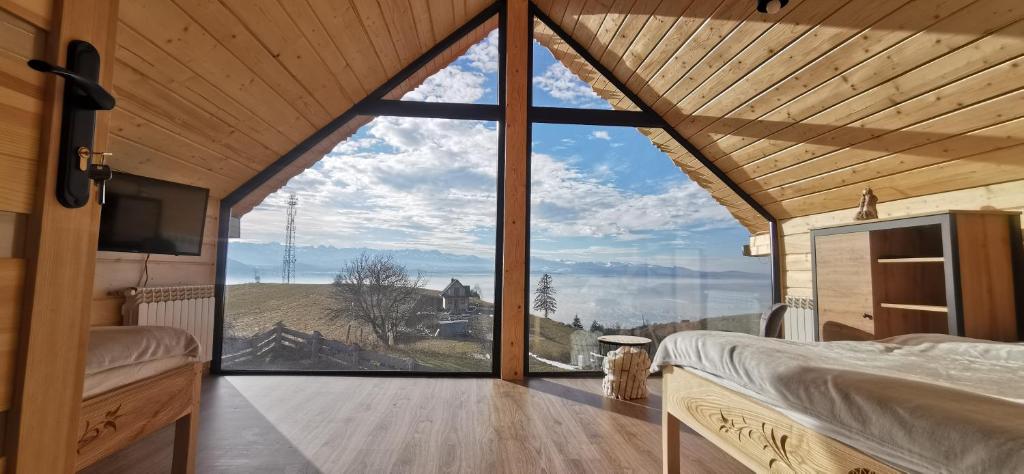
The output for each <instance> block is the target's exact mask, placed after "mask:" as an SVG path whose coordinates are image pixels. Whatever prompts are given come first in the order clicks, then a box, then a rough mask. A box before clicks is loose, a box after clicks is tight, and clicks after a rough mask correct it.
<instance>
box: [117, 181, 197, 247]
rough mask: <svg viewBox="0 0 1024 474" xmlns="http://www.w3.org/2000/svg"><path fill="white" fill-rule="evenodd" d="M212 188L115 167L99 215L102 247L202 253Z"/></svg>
mask: <svg viewBox="0 0 1024 474" xmlns="http://www.w3.org/2000/svg"><path fill="white" fill-rule="evenodd" d="M209 195H210V191H209V190H208V189H203V188H197V187H195V186H188V185H184V184H179V183H172V182H169V181H161V180H159V179H153V178H146V177H144V176H136V175H132V174H127V173H121V172H115V173H114V177H113V178H111V179H110V181H108V182H107V202H106V204H104V205H103V209H102V211H101V214H100V240H99V249H100V250H107V251H112V252H135V253H157V254H165V255H199V254H200V253H202V249H203V228H204V226H205V224H206V202H207V200H208V198H209Z"/></svg>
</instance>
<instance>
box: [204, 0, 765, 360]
mask: <svg viewBox="0 0 1024 474" xmlns="http://www.w3.org/2000/svg"><path fill="white" fill-rule="evenodd" d="M495 16H497V18H498V31H499V41H498V58H499V68H498V87H499V89H500V91H499V92H498V104H497V105H491V104H456V103H432V102H412V101H399V100H388V99H384V97H385V96H386V95H387V94H388V93H389V92H391V91H392V90H393V89H395V88H396V87H398V86H399V85H400V84H401V83H402V82H404V81H405V80H406V79H408V78H409V77H411V76H412V75H413V74H415V73H416V72H418V71H419V70H420V69H422V68H423V67H425V66H426V65H427V63H429V62H430V61H431V60H432V59H434V58H435V57H437V56H438V55H439V54H441V53H443V52H444V51H445V50H447V49H448V48H449V47H451V46H452V45H454V44H455V43H456V42H457V41H458V40H460V39H462V38H463V37H464V36H466V35H467V34H469V33H470V32H472V31H473V30H475V29H476V28H478V27H480V26H482V25H483V24H484V23H485V22H487V21H489V20H490V19H492V18H494V17H495ZM529 16H530V17H529V25H530V28H529V35H528V40H527V41H528V42H529V44H528V51H529V57H528V65H527V75H526V77H527V81H530V84H527V101H528V104H527V140H528V143H531V147H530V153H528V155H527V172H528V173H531V174H532V163H531V161H532V160H531V155H532V153H533V152H532V134H533V133H532V129H533V124H535V123H548V124H566V125H605V126H624V127H639V128H659V129H661V130H662V131H664V132H665V133H666V134H667V135H669V136H670V137H672V139H673V140H675V141H676V142H677V143H679V145H680V146H682V147H683V148H684V149H685V150H686V151H687V152H688V153H690V154H691V155H692V156H693V157H694V158H695V159H696V160H697V161H698V162H699V163H700V164H701V165H702V166H703V167H705V168H706V169H707V170H708V171H709V172H711V174H712V175H714V176H715V177H716V178H717V179H719V180H720V181H722V183H724V184H725V186H726V187H727V188H729V190H730V191H732V192H733V193H735V194H736V195H737V196H739V198H740V199H741V200H742V201H743V202H744V204H746V205H747V206H749V207H750V208H751V209H753V210H754V211H755V212H756V213H757V214H758V215H760V216H761V217H762V218H764V219H765V220H766V221H767V222H768V234H769V241H770V245H771V285H772V303H779V302H781V300H782V285H781V279H780V261H779V258H778V256H779V240H780V237H779V234H778V221H777V220H776V218H775V217H774V216H773V215H772V214H771V213H770V212H768V211H767V210H766V209H765V208H764V207H763V206H762V205H761V204H760V203H758V202H757V201H756V200H754V199H753V198H752V197H751V196H750V194H749V193H747V192H746V191H744V190H743V189H742V188H740V187H739V186H738V185H737V184H736V183H735V182H734V181H733V180H732V179H731V178H730V177H729V176H728V175H726V174H725V172H723V171H722V170H721V169H719V168H718V167H717V166H715V164H714V163H713V162H712V161H711V160H709V159H708V158H707V157H706V156H705V155H704V154H703V153H702V152H701V151H700V149H698V148H697V147H695V146H694V145H693V144H692V143H690V142H689V141H688V140H687V139H686V138H685V137H683V136H682V135H681V134H680V133H679V132H678V131H677V130H675V128H673V127H672V126H671V125H670V124H669V123H668V122H667V121H665V119H664V118H663V117H661V116H660V115H658V114H657V113H656V112H654V110H653V109H652V108H651V107H650V106H649V105H647V104H646V103H645V102H644V101H643V100H641V99H640V98H639V96H637V95H636V94H635V93H633V92H631V91H630V90H629V89H628V88H627V87H626V86H625V84H623V83H622V81H620V80H618V79H617V78H616V77H615V76H614V75H613V74H612V73H611V71H609V70H608V68H606V67H604V66H603V65H602V64H601V63H600V62H599V61H597V60H596V59H595V58H594V57H593V56H592V55H591V54H590V53H589V52H588V51H587V50H586V48H584V47H583V46H582V45H580V44H579V43H578V42H577V41H575V40H574V39H573V38H572V36H571V35H569V34H567V33H566V32H565V31H564V30H563V29H562V28H561V27H560V26H559V25H558V24H557V23H555V22H554V21H553V20H551V18H549V17H548V16H547V15H545V14H544V13H543V12H542V11H541V10H540V9H539V8H538V7H537V6H536V5H535V4H533V2H530V5H529ZM535 20H539V21H540V22H541V23H543V24H544V25H545V26H546V27H548V28H549V29H550V30H551V31H552V32H553V33H554V34H555V35H556V36H558V37H559V39H560V40H562V41H563V42H565V44H566V45H568V46H569V47H570V48H571V49H572V50H573V51H574V52H575V53H576V54H577V55H578V56H579V57H580V58H581V59H583V60H584V61H585V62H586V63H587V64H588V65H589V66H590V67H592V68H593V69H594V70H595V71H597V72H598V73H599V74H601V75H602V76H603V77H604V78H605V79H606V80H607V81H608V82H609V83H611V84H612V85H613V86H615V87H616V88H617V89H618V90H619V92H621V93H622V94H623V95H624V96H625V97H626V98H627V99H629V100H630V101H631V102H632V103H633V104H634V105H636V106H637V107H638V108H639V109H640V110H639V111H623V110H595V109H575V108H561V107H541V106H534V105H533V87H532V81H533V74H534V71H533V36H534V35H533V33H534V32H533V29H534V25H535V23H536V21H535ZM505 30H506V8H505V2H504V1H503V0H496V1H495V3H493V4H491V5H490V6H489V7H487V8H485V9H484V10H483V11H481V12H480V13H479V14H477V15H476V16H474V17H473V18H472V19H471V20H470V21H468V22H467V23H466V24H465V25H463V26H462V27H460V28H459V29H457V30H455V31H454V32H453V33H452V34H450V35H449V36H447V37H446V38H445V39H444V40H442V41H441V42H440V43H438V44H437V45H435V46H434V47H433V48H431V49H430V50H428V51H427V52H426V53H424V54H423V55H422V56H420V57H419V58H417V59H416V60H415V61H413V62H412V63H411V64H410V65H409V66H407V67H405V68H403V69H402V70H401V71H400V72H399V73H398V74H397V75H395V76H394V77H393V78H391V79H390V80H388V81H387V82H386V83H384V84H383V85H381V86H380V87H379V88H377V89H375V90H374V91H373V92H372V93H370V94H369V95H368V96H367V97H366V98H364V99H363V100H361V101H360V102H359V103H357V104H356V105H354V106H353V107H352V108H351V109H350V110H348V111H346V112H345V113H343V114H342V115H340V116H338V117H337V118H335V119H334V120H332V121H331V122H330V123H328V124H327V125H326V126H324V127H323V128H322V129H320V130H318V131H317V132H315V133H314V134H313V135H311V136H310V137H308V138H307V139H306V140H304V141H302V142H301V143H299V144H298V145H296V146H295V147H294V148H293V149H292V150H290V151H289V152H288V153H286V154H285V155H284V156H282V157H281V158H280V159H278V160H277V161H275V162H274V163H272V164H271V165H270V166H268V167H267V168H266V169H264V170H262V171H260V172H259V173H257V175H256V176H254V177H253V178H252V179H250V180H249V181H246V182H245V183H244V184H242V185H241V186H240V187H239V188H238V189H236V190H234V191H233V192H231V193H230V194H228V195H227V196H226V197H224V198H223V199H222V200H221V206H220V214H219V218H220V219H219V222H218V242H217V261H216V270H217V276H216V283H215V298H216V304H215V316H214V321H215V323H214V335H213V336H214V346H213V351H212V352H213V359H212V360H211V367H210V369H211V373H214V374H221V375H324V376H330V375H339V376H366V377H491V378H497V377H500V372H501V366H500V363H501V362H500V361H501V346H502V342H503V341H502V338H501V317H502V315H501V301H502V299H503V296H505V295H502V290H503V285H502V278H501V277H502V252H503V248H504V242H503V222H504V215H505V212H504V190H505V134H504V129H505V100H506V97H505V93H506V87H505V62H506V50H507V45H506V36H507V35H506V34H505ZM361 115H362V116H366V115H369V116H396V117H429V118H447V119H461V120H487V121H495V122H497V123H498V176H497V192H498V196H497V197H498V199H497V206H498V209H497V220H498V222H497V229H496V238H495V240H496V254H495V285H494V299H495V301H494V305H495V309H494V329H493V331H494V333H493V334H494V336H493V344H492V364H491V371H490V372H440V371H438V372H434V371H430V372H427V371H424V372H412V371H290V370H245V371H240V370H224V369H223V368H222V367H221V356H222V350H223V347H222V342H223V323H224V295H225V280H226V272H227V268H226V267H227V246H228V234H229V227H230V221H231V207H232V206H234V205H235V204H237V203H238V202H240V201H241V200H242V199H244V198H245V197H246V196H248V195H249V194H251V193H252V192H253V191H255V190H256V189H257V188H258V187H260V186H261V185H262V184H264V183H266V182H267V181H269V180H270V179H272V178H273V177H275V176H276V175H277V174H278V173H280V172H281V171H282V170H284V169H285V168H286V167H287V166H288V165H289V164H291V163H292V162H294V161H295V160H297V159H298V158H299V157H300V156H301V155H302V154H303V153H305V152H306V151H308V150H310V149H311V148H312V147H314V146H315V145H317V144H319V143H320V142H321V141H322V140H324V139H325V138H326V137H327V136H328V135H330V134H331V133H333V132H334V131H336V130H338V129H339V128H341V127H343V126H345V125H346V124H348V123H349V122H350V121H351V120H353V119H354V118H356V117H358V116H361ZM530 193H531V190H530V183H529V182H527V189H526V199H527V202H528V203H529V202H530ZM526 232H527V235H526V246H525V247H526V256H525V257H526V259H525V260H526V277H527V281H528V277H529V273H530V262H529V255H530V238H529V235H530V234H529V232H530V206H527V209H526ZM529 286H530V285H529V284H527V285H524V289H523V294H522V295H521V297H522V298H523V301H524V308H529V304H528V303H529ZM523 318H524V322H523V337H524V339H523V341H524V347H523V374H524V377H533V376H542V377H572V376H585V377H593V376H597V375H600V374H601V373H600V372H596V371H580V372H542V373H531V372H530V365H529V362H530V361H529V359H530V357H529V319H530V318H529V310H528V309H527V310H525V311H524V314H523Z"/></svg>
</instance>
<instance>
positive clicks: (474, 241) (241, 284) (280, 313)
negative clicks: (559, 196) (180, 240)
mask: <svg viewBox="0 0 1024 474" xmlns="http://www.w3.org/2000/svg"><path fill="white" fill-rule="evenodd" d="M496 127H497V124H496V123H494V122H479V121H458V120H440V119H424V118H400V117H380V118H376V119H373V120H372V121H370V122H369V123H367V124H366V125H365V126H363V127H362V128H361V129H359V131H358V132H357V133H355V134H354V135H353V136H352V137H350V138H349V139H347V140H346V141H344V142H343V143H341V144H339V145H337V146H336V147H334V149H333V150H332V151H331V152H330V153H328V154H327V155H326V156H324V157H323V159H322V160H320V161H319V162H317V163H316V164H315V165H314V166H313V167H312V168H310V169H308V170H306V171H305V172H303V173H301V174H299V175H298V176H296V177H294V178H292V179H291V180H290V181H289V182H288V183H287V185H286V186H285V187H283V188H282V189H280V190H278V191H277V192H276V193H274V194H272V195H270V196H269V197H267V198H266V199H265V200H264V201H263V202H262V203H261V204H260V205H259V206H257V207H256V208H255V209H253V210H252V211H250V212H249V213H247V214H245V215H244V216H243V217H242V218H241V238H236V239H231V241H230V243H229V246H228V267H227V268H228V272H227V291H226V304H225V321H224V334H225V336H224V341H223V342H224V351H223V354H224V358H223V360H222V364H223V367H224V369H227V370H253V369H260V370H292V371H296V370H297V371H307V370H308V371H319V370H351V371H445V372H491V367H492V360H493V357H492V346H493V344H492V340H493V331H494V274H495V260H494V258H495V252H496V244H495V242H496V234H495V232H496V228H497V226H496V223H497V213H496V210H497V164H498V160H497V158H498V141H497V128H496ZM292 203H294V204H292ZM291 214H294V231H293V234H294V244H295V245H294V254H293V255H294V257H293V258H290V257H288V255H289V253H288V252H289V251H288V245H287V243H288V240H289V237H288V235H289V232H291V230H290V229H291V226H290V225H289V217H288V216H289V215H291ZM289 273H291V276H290V277H289Z"/></svg>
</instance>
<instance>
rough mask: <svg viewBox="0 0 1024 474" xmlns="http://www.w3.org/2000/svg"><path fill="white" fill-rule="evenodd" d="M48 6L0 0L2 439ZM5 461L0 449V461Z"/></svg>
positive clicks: (21, 290)
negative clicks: (33, 65) (35, 65)
mask: <svg viewBox="0 0 1024 474" xmlns="http://www.w3.org/2000/svg"><path fill="white" fill-rule="evenodd" d="M51 8H52V1H51V0H41V1H29V0H18V1H3V2H0V160H2V161H3V163H4V165H5V166H4V173H3V179H0V439H3V437H4V434H5V433H7V431H8V427H7V423H6V421H5V420H6V416H7V411H8V410H9V409H10V408H11V403H12V397H13V394H14V377H15V372H16V365H17V364H16V363H17V358H18V348H19V345H18V343H19V340H20V335H19V331H20V329H21V319H22V316H23V314H24V312H23V311H24V304H23V302H24V295H25V282H26V280H25V278H26V260H25V237H26V232H27V229H28V219H29V213H30V212H32V210H33V205H34V203H35V194H36V191H35V187H36V176H37V173H38V171H37V170H38V167H39V162H38V157H39V152H40V141H41V139H42V136H43V130H42V129H43V117H44V103H45V95H46V82H45V81H46V77H45V76H44V75H43V74H39V73H38V72H36V71H33V70H31V69H29V68H28V67H27V66H26V64H25V62H26V61H28V60H29V59H32V58H37V57H45V55H46V48H45V43H46V31H45V29H44V28H49V26H50V25H49V22H50V16H51ZM5 462H6V457H5V454H2V452H0V466H2V464H4V463H5Z"/></svg>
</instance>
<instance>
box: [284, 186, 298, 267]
mask: <svg viewBox="0 0 1024 474" xmlns="http://www.w3.org/2000/svg"><path fill="white" fill-rule="evenodd" d="M298 205H299V198H298V197H296V196H295V193H291V194H290V195H289V196H288V221H287V223H286V224H285V230H284V262H283V265H282V268H281V283H291V282H292V280H293V279H294V278H295V260H296V258H295V257H296V256H295V212H296V210H297V206H298Z"/></svg>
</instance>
